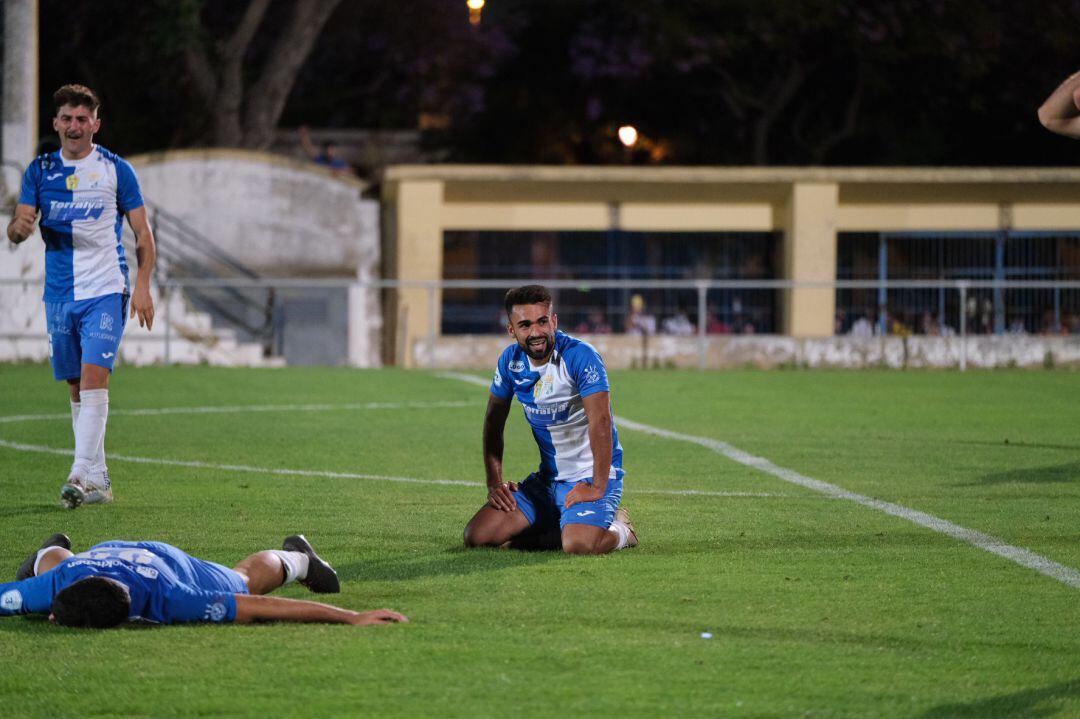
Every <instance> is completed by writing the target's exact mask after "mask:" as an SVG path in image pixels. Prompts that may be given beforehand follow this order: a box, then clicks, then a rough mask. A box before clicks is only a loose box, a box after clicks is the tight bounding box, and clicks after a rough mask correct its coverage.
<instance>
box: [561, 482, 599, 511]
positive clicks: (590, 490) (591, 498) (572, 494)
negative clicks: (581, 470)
mask: <svg viewBox="0 0 1080 719" xmlns="http://www.w3.org/2000/svg"><path fill="white" fill-rule="evenodd" d="M603 497H604V490H603V489H600V488H598V487H595V486H593V485H592V484H590V483H589V482H578V483H577V484H575V485H574V488H573V489H571V490H570V491H569V492H568V493H567V494H566V508H567V509H569V508H570V507H573V506H574V505H575V504H579V503H581V502H595V501H597V500H598V499H603Z"/></svg>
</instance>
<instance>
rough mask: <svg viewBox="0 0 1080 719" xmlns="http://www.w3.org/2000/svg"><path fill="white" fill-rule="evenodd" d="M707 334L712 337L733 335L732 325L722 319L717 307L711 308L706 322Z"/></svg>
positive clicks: (712, 306)
mask: <svg viewBox="0 0 1080 719" xmlns="http://www.w3.org/2000/svg"><path fill="white" fill-rule="evenodd" d="M705 332H706V333H707V334H710V335H729V334H731V325H729V324H728V323H727V322H724V320H723V319H722V318H721V317H720V312H719V310H717V309H716V305H711V306H710V307H709V316H708V318H707V319H706V320H705Z"/></svg>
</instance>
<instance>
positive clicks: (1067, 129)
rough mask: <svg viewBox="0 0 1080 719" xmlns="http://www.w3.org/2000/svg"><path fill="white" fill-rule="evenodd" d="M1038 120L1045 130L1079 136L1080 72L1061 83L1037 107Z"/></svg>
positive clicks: (1067, 135)
mask: <svg viewBox="0 0 1080 719" xmlns="http://www.w3.org/2000/svg"><path fill="white" fill-rule="evenodd" d="M1039 122H1041V123H1042V124H1043V127H1045V128H1046V129H1047V130H1050V131H1051V132H1056V133H1058V134H1059V135H1065V136H1066V137H1075V138H1080V72H1076V73H1073V74H1072V75H1070V76H1069V77H1068V78H1066V79H1065V82H1063V83H1061V85H1059V86H1058V88H1057V89H1056V90H1054V92H1052V93H1051V94H1050V97H1048V98H1046V102H1044V103H1043V104H1042V106H1041V107H1040V108H1039Z"/></svg>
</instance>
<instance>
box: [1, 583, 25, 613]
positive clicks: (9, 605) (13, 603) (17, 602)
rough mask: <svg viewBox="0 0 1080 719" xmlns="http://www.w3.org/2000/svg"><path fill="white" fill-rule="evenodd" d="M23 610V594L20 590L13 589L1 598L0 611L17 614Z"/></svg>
mask: <svg viewBox="0 0 1080 719" xmlns="http://www.w3.org/2000/svg"><path fill="white" fill-rule="evenodd" d="M21 608H22V594H21V593H20V592H19V590H18V589H12V590H11V591H10V592H4V595H3V596H0V609H6V610H7V611H9V612H17V611H19V609H21Z"/></svg>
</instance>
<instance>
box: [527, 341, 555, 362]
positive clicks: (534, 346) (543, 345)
mask: <svg viewBox="0 0 1080 719" xmlns="http://www.w3.org/2000/svg"><path fill="white" fill-rule="evenodd" d="M541 339H542V340H543V342H539V341H537V340H541ZM530 341H534V342H533V343H530ZM554 346H555V338H554V337H553V336H552V335H542V336H541V337H529V338H528V339H526V340H525V342H524V343H522V349H524V350H525V354H527V355H529V357H530V359H534V360H542V359H544V358H545V357H547V356H548V355H549V354H551V349H552V347H554Z"/></svg>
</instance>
